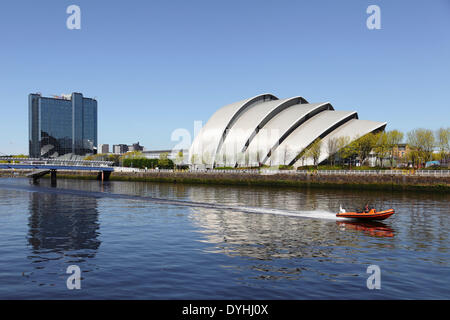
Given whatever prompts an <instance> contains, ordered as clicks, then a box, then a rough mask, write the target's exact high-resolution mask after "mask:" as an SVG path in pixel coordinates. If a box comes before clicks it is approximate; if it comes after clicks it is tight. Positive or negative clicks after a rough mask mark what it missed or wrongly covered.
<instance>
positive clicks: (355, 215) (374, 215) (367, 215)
mask: <svg viewBox="0 0 450 320" xmlns="http://www.w3.org/2000/svg"><path fill="white" fill-rule="evenodd" d="M394 213H395V211H394V209H388V210H383V211H376V210H375V209H371V210H369V212H345V211H344V212H343V210H341V212H339V213H338V214H336V217H340V218H351V219H361V220H384V219H387V218H389V217H390V216H392V215H393V214H394Z"/></svg>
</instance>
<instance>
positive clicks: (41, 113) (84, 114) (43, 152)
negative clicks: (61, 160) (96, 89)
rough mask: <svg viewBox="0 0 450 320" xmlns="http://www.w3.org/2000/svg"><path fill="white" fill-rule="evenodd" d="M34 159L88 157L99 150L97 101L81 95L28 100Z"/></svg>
mask: <svg viewBox="0 0 450 320" xmlns="http://www.w3.org/2000/svg"><path fill="white" fill-rule="evenodd" d="M28 115H29V153H30V157H31V158H53V157H60V156H62V155H65V154H73V155H81V156H83V155H87V154H94V153H96V150H97V100H95V99H91V98H84V97H83V95H82V94H81V93H72V94H71V95H62V96H54V97H52V98H49V97H42V96H41V95H40V94H30V95H29V97H28Z"/></svg>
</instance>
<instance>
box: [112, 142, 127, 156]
mask: <svg viewBox="0 0 450 320" xmlns="http://www.w3.org/2000/svg"><path fill="white" fill-rule="evenodd" d="M127 152H128V145H126V144H115V145H113V153H115V154H124V153H127Z"/></svg>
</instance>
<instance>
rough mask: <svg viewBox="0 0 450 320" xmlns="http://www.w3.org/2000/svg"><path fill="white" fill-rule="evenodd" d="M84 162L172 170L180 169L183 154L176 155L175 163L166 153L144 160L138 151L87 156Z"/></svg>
mask: <svg viewBox="0 0 450 320" xmlns="http://www.w3.org/2000/svg"><path fill="white" fill-rule="evenodd" d="M84 160H97V161H112V162H113V166H121V167H128V168H138V169H145V168H147V169H155V168H159V169H174V168H182V167H183V166H182V165H181V163H182V161H183V153H182V152H181V151H180V152H179V153H178V154H177V157H176V159H175V162H174V161H172V160H171V159H169V154H168V153H167V152H165V153H161V155H160V157H159V158H158V159H149V158H146V157H145V156H144V155H143V154H142V152H140V151H131V152H127V153H125V154H123V155H118V154H96V155H91V156H87V157H86V158H84Z"/></svg>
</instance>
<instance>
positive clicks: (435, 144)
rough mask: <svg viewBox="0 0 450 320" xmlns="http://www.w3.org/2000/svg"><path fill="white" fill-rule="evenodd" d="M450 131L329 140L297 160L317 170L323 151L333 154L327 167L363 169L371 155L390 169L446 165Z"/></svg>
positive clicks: (383, 133) (386, 133)
mask: <svg viewBox="0 0 450 320" xmlns="http://www.w3.org/2000/svg"><path fill="white" fill-rule="evenodd" d="M449 141H450V128H440V129H438V130H436V131H434V132H433V131H432V130H429V129H422V128H420V129H413V130H411V131H409V132H408V133H407V134H406V136H405V135H404V134H403V133H402V132H400V131H398V130H391V131H380V132H376V133H369V134H366V135H364V136H362V137H360V138H357V139H356V140H354V141H353V142H351V143H350V137H345V136H344V137H339V138H331V139H328V140H327V142H326V143H325V144H324V142H323V141H322V140H321V139H317V140H315V141H314V142H313V143H312V144H311V145H309V146H308V148H306V149H305V150H304V151H303V152H301V153H300V154H299V155H298V156H297V159H299V160H300V163H305V162H307V160H310V161H312V162H313V163H314V165H315V166H316V167H317V166H318V162H319V159H320V155H321V153H322V152H323V150H326V151H327V154H331V155H332V156H330V157H329V158H328V163H329V164H331V165H335V164H336V163H338V164H343V163H348V164H350V165H351V163H352V162H356V160H358V161H359V163H360V164H361V165H367V162H368V160H369V157H370V155H374V156H375V157H376V163H378V164H379V165H380V166H381V167H383V166H384V162H385V161H384V160H389V163H390V166H391V167H393V166H394V162H396V163H398V162H399V161H401V162H403V163H405V164H407V163H410V164H411V165H412V166H413V167H421V166H423V165H424V164H425V163H426V162H428V161H432V160H440V161H442V162H444V163H447V162H448V160H449V154H450V145H449ZM402 144H403V145H405V146H404V147H405V149H404V150H402V151H403V152H404V157H400V156H399V155H400V146H401V145H402Z"/></svg>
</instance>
